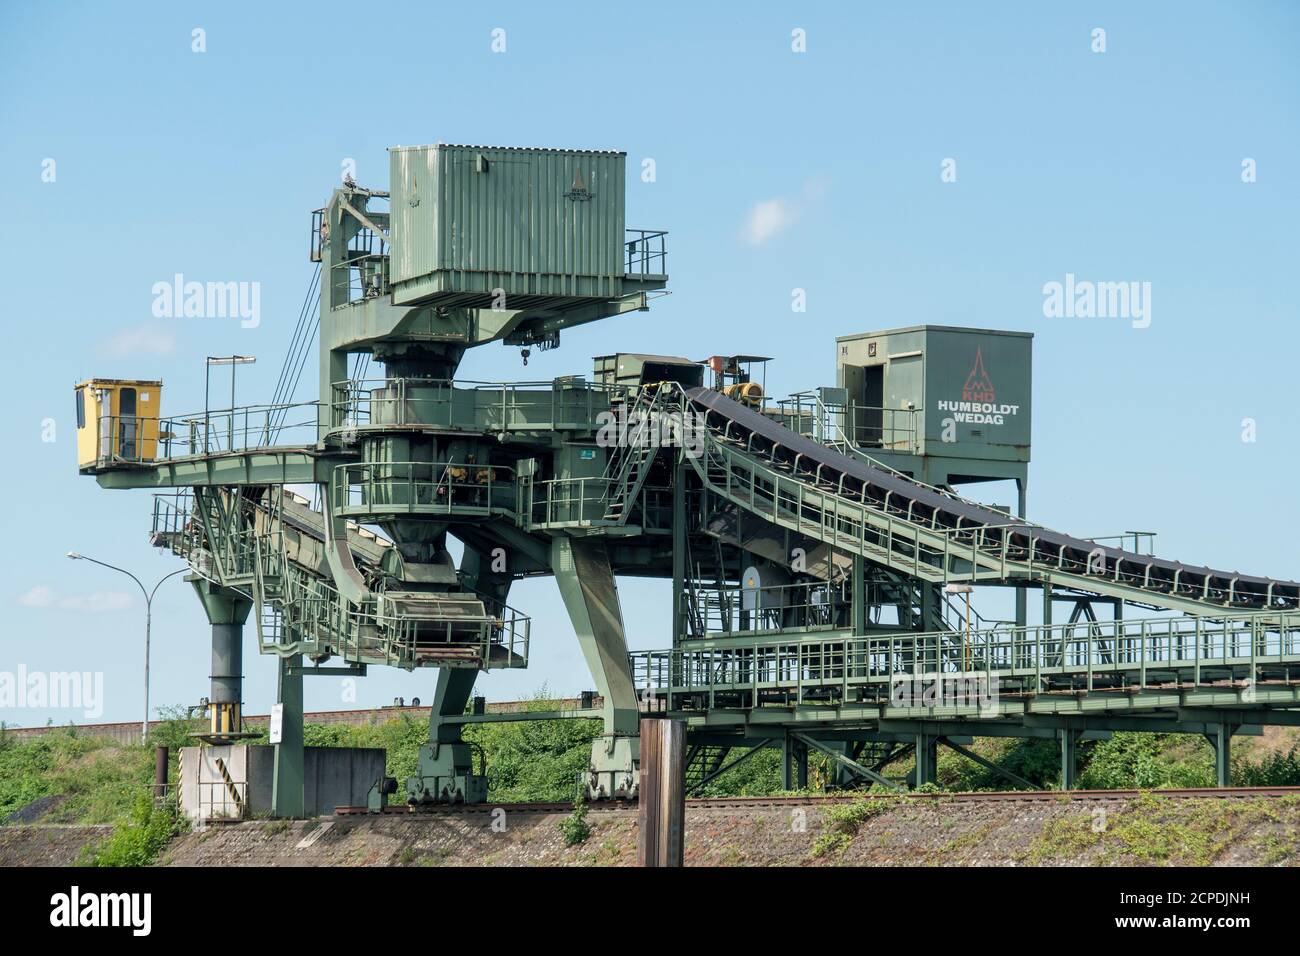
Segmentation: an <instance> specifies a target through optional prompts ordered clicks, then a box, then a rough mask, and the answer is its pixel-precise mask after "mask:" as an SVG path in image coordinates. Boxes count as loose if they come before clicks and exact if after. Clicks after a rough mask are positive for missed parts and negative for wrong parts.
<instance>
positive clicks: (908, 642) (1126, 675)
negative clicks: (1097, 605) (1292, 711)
mask: <svg viewBox="0 0 1300 956" xmlns="http://www.w3.org/2000/svg"><path fill="white" fill-rule="evenodd" d="M954 637H956V638H957V640H954ZM961 638H962V635H954V634H953V633H952V632H948V631H941V632H929V633H912V632H897V633H889V634H873V635H867V636H864V637H843V636H840V637H836V638H833V639H825V638H817V637H803V636H800V637H794V638H791V639H789V640H782V641H773V642H770V643H762V644H744V645H737V646H727V644H726V643H725V642H723V641H718V642H711V643H710V646H706V647H693V646H690V645H683V646H682V647H679V648H676V649H674V650H671V651H644V652H642V651H638V652H634V653H633V654H631V655H630V658H631V662H632V668H633V674H634V675H635V679H636V680H637V686H638V687H642V688H644V687H650V688H651V689H653V690H656V691H659V692H666V693H672V694H680V693H691V692H697V691H706V692H714V691H741V690H753V691H762V690H788V691H794V692H796V693H798V692H801V691H802V690H804V689H810V688H818V689H821V688H826V687H835V686H840V687H845V688H847V687H848V686H850V685H863V684H882V683H888V682H889V681H891V680H893V679H895V678H897V677H899V676H905V675H911V676H924V675H942V674H963V673H972V672H977V673H984V674H987V675H989V676H996V677H999V678H1006V679H1010V678H1016V677H1026V678H1036V679H1039V680H1041V679H1044V678H1050V677H1061V676H1064V677H1071V678H1074V679H1076V680H1078V681H1080V682H1083V681H1086V682H1087V685H1088V686H1091V684H1092V680H1093V679H1094V678H1095V677H1096V676H1098V675H1102V674H1118V675H1121V676H1122V677H1123V680H1122V682H1121V684H1120V686H1130V687H1139V688H1140V687H1146V686H1148V682H1149V678H1151V679H1152V680H1153V682H1154V683H1159V684H1162V685H1163V684H1167V683H1168V682H1169V680H1170V678H1171V675H1172V676H1173V677H1174V678H1175V679H1178V680H1180V681H1184V682H1190V683H1192V684H1200V683H1202V672H1203V671H1204V670H1206V669H1211V670H1212V671H1213V673H1212V679H1213V680H1221V679H1222V677H1223V672H1224V669H1225V668H1238V669H1240V670H1241V671H1242V672H1243V673H1244V672H1246V671H1247V670H1250V671H1252V672H1253V668H1255V667H1258V666H1260V665H1268V664H1290V663H1296V662H1300V615H1287V616H1286V617H1285V619H1283V620H1280V621H1279V620H1278V619H1277V617H1276V616H1274V615H1268V616H1264V615H1257V616H1254V617H1251V618H1243V619H1238V620H1231V621H1227V620H1225V621H1211V620H1207V619H1205V618H1195V617H1164V618H1149V619H1130V620H1120V621H1100V622H1076V623H1070V624H1057V625H1039V626H1027V627H1009V628H995V629H980V630H975V631H972V633H971V634H970V637H969V640H968V641H966V640H962V639H961Z"/></svg>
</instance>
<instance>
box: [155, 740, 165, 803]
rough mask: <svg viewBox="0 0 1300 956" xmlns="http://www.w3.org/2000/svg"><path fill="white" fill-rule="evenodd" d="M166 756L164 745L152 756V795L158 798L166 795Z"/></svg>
mask: <svg viewBox="0 0 1300 956" xmlns="http://www.w3.org/2000/svg"><path fill="white" fill-rule="evenodd" d="M167 757H168V751H167V748H166V747H159V748H158V749H157V750H155V751H154V757H153V795H154V797H155V798H157V799H158V800H161V799H163V798H164V797H166V796H167Z"/></svg>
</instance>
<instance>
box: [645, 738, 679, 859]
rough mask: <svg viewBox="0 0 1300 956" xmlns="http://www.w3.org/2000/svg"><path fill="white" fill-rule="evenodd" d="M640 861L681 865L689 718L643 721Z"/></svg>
mask: <svg viewBox="0 0 1300 956" xmlns="http://www.w3.org/2000/svg"><path fill="white" fill-rule="evenodd" d="M640 792H641V798H640V799H641V802H640V807H639V809H638V814H639V816H638V831H639V832H638V837H637V864H638V865H639V866H681V865H682V857H683V849H684V838H685V832H686V721H684V720H660V719H650V720H642V721H641V786H640Z"/></svg>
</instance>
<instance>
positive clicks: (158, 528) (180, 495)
mask: <svg viewBox="0 0 1300 956" xmlns="http://www.w3.org/2000/svg"><path fill="white" fill-rule="evenodd" d="M220 495H221V492H217V491H212V490H208V491H206V492H204V493H203V494H201V495H199V496H195V494H194V493H193V492H192V491H191V490H189V489H185V490H183V491H177V492H173V493H169V494H156V495H154V497H153V524H152V532H151V535H150V540H151V541H152V542H153V543H154V544H156V545H158V546H160V547H166V548H168V549H170V550H171V551H172V553H173V554H175V555H177V556H178V557H181V558H184V559H185V560H186V561H187V562H189V564H190V566H191V567H192V568H194V570H195V571H197V572H198V573H200V574H201V575H203V576H204V577H208V578H213V579H215V580H216V581H217V582H218V583H220V584H227V585H238V584H245V583H247V582H248V581H249V580H250V579H251V576H252V575H253V574H254V573H255V570H256V562H257V557H256V554H257V551H256V547H257V538H258V537H259V535H261V536H266V535H267V534H270V535H272V536H275V539H276V540H277V541H278V535H279V532H278V531H270V532H268V531H266V530H263V531H261V532H259V531H257V530H256V529H254V528H253V527H251V526H249V525H248V524H246V523H245V522H243V521H242V520H232V516H231V515H229V514H223V513H222V512H221V508H220V507H219V501H220V498H219V496H220Z"/></svg>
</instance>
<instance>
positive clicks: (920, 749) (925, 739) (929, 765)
mask: <svg viewBox="0 0 1300 956" xmlns="http://www.w3.org/2000/svg"><path fill="white" fill-rule="evenodd" d="M938 744H939V738H938V737H936V736H935V735H934V734H927V733H919V734H917V735H916V772H915V779H914V781H913V786H914V787H924V786H925V785H926V784H928V783H938V781H939V775H938V763H939V760H938V756H939V755H938V749H939V747H938Z"/></svg>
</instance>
